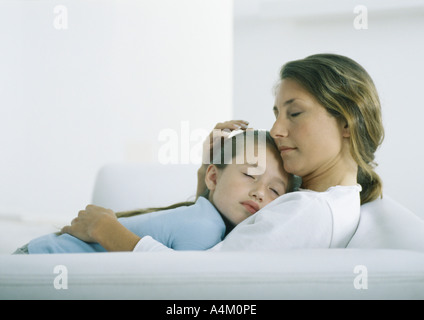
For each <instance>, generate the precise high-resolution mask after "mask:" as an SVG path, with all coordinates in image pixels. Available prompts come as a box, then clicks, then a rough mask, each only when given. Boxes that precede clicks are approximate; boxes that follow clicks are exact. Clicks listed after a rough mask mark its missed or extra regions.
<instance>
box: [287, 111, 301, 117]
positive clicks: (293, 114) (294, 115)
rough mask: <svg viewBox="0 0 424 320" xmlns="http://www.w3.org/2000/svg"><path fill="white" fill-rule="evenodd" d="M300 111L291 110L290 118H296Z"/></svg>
mask: <svg viewBox="0 0 424 320" xmlns="http://www.w3.org/2000/svg"><path fill="white" fill-rule="evenodd" d="M301 113H302V112H293V113H291V114H290V117H292V118H296V117H297V116H299V115H300V114H301Z"/></svg>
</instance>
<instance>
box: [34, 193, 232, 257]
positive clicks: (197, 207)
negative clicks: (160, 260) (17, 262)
mask: <svg viewBox="0 0 424 320" xmlns="http://www.w3.org/2000/svg"><path fill="white" fill-rule="evenodd" d="M118 221H119V222H120V223H121V224H122V225H124V226H125V227H126V228H127V229H129V230H130V231H132V232H133V233H135V234H137V235H138V236H139V237H143V236H151V237H153V238H154V239H156V240H157V241H159V242H161V243H162V244H164V245H165V246H167V247H169V248H172V249H175V250H206V249H209V248H211V247H213V246H214V245H215V244H217V243H218V242H220V241H221V240H222V239H223V238H224V236H225V223H224V220H223V219H222V217H221V215H220V213H219V212H218V211H217V210H216V208H215V207H214V206H213V205H212V204H211V203H210V202H209V201H208V200H207V199H205V198H203V197H199V198H198V200H197V201H196V203H195V204H194V205H192V206H184V207H179V208H175V209H170V210H164V211H158V212H152V213H146V214H140V215H137V216H133V217H128V218H119V219H118ZM105 251H106V250H105V249H104V248H103V247H102V246H101V245H100V244H98V243H87V242H84V241H81V240H79V239H78V238H75V237H74V236H71V235H69V234H62V235H59V236H58V235H56V234H48V235H45V236H42V237H39V238H36V239H34V240H31V241H30V242H29V244H28V252H29V253H30V254H34V253H81V252H105Z"/></svg>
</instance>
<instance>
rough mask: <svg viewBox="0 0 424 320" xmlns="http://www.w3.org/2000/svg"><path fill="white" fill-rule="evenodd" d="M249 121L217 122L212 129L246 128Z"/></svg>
mask: <svg viewBox="0 0 424 320" xmlns="http://www.w3.org/2000/svg"><path fill="white" fill-rule="evenodd" d="M248 125H249V121H245V120H230V121H225V122H219V123H217V124H216V126H215V128H214V129H220V130H224V129H229V130H238V129H247V127H248Z"/></svg>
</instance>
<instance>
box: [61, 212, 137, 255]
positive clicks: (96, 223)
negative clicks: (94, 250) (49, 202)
mask: <svg viewBox="0 0 424 320" xmlns="http://www.w3.org/2000/svg"><path fill="white" fill-rule="evenodd" d="M61 231H62V233H69V234H70V235H73V236H74V237H76V238H79V239H81V240H83V241H85V242H97V243H99V244H100V245H101V246H103V247H104V248H105V249H106V250H107V251H132V250H133V249H134V247H135V246H136V244H137V243H138V242H139V241H140V239H141V238H140V237H139V236H137V235H136V234H134V233H132V232H131V231H130V230H128V229H127V228H125V227H124V226H123V225H122V224H121V223H120V222H119V221H118V219H117V218H116V215H115V213H114V212H113V211H112V210H109V209H105V208H102V207H98V206H94V205H89V206H87V207H86V209H85V210H82V211H80V212H79V214H78V217H77V218H75V219H74V220H72V223H71V225H70V226H65V227H63V228H62V230H61Z"/></svg>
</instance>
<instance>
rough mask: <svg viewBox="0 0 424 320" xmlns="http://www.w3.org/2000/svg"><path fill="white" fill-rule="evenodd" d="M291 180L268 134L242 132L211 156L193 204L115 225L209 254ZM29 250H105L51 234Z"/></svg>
mask: <svg viewBox="0 0 424 320" xmlns="http://www.w3.org/2000/svg"><path fill="white" fill-rule="evenodd" d="M261 137H263V139H262V140H261ZM249 145H250V146H253V147H254V148H253V149H252V151H254V153H255V155H251V157H250V158H254V160H257V161H256V163H255V164H249V163H248V162H246V161H245V160H247V159H249V154H248V149H249V148H248V146H249ZM252 156H254V157H252ZM249 162H252V161H249ZM228 163H231V164H228ZM292 179H293V177H292V176H290V175H289V174H287V173H286V172H285V171H284V169H283V164H282V161H281V158H280V156H279V154H278V149H277V148H276V145H275V144H274V142H273V140H272V138H271V137H270V135H269V133H268V132H264V131H248V132H247V133H246V131H242V132H241V133H239V134H236V135H233V136H232V137H231V138H229V139H227V140H225V142H224V143H223V144H222V148H220V149H218V152H216V154H214V155H213V164H211V165H209V166H208V167H207V169H206V173H205V179H204V180H205V184H206V186H207V189H206V191H205V193H204V194H203V195H201V196H199V197H198V198H197V201H196V202H195V203H181V204H177V205H174V206H171V207H173V209H170V207H168V208H162V209H160V208H159V209H151V210H150V211H158V212H151V213H146V214H142V215H140V213H143V211H133V212H125V213H120V214H119V213H118V214H117V216H118V217H120V218H119V219H118V220H117V221H119V223H120V224H121V225H122V226H123V227H124V228H126V229H127V230H129V231H131V232H133V233H134V234H135V235H139V236H142V235H150V236H152V237H154V238H155V239H156V240H158V241H159V242H160V243H161V244H163V245H165V246H166V247H169V248H172V249H175V250H205V249H208V248H211V247H213V246H214V245H215V244H217V243H218V242H220V241H221V240H222V239H223V238H224V237H225V236H226V235H227V234H228V233H229V232H230V231H231V229H232V228H233V227H234V226H235V225H236V224H238V223H240V222H241V221H243V220H244V219H245V218H247V217H249V216H251V215H253V214H254V213H256V212H257V211H258V210H260V209H262V208H263V207H265V206H266V205H267V204H268V203H270V202H271V201H272V200H274V199H276V198H277V197H279V196H281V195H283V194H284V193H286V191H287V190H291V189H292V187H293V181H292ZM98 209H100V210H105V209H103V208H100V207H95V206H88V207H87V209H86V210H87V211H89V210H98ZM166 209H167V210H166ZM110 213H111V214H113V212H110ZM80 215H81V216H83V215H84V211H83V212H81V213H80ZM87 240H90V239H87ZM27 249H28V253H30V254H33V253H76V252H102V251H106V249H107V247H106V248H105V247H103V246H102V245H101V244H99V243H93V242H84V241H82V240H80V239H78V238H76V237H73V236H71V235H69V234H62V235H59V236H58V235H56V234H49V235H46V236H42V237H40V238H37V239H34V240H32V241H31V242H30V243H29V244H28V247H27ZM21 251H22V249H21Z"/></svg>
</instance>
